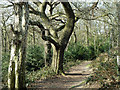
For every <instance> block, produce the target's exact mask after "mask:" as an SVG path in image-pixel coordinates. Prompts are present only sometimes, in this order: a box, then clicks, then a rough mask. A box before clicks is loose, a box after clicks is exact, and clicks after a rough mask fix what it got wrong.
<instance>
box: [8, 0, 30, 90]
mask: <svg viewBox="0 0 120 90" xmlns="http://www.w3.org/2000/svg"><path fill="white" fill-rule="evenodd" d="M13 5H14V14H15V21H14V22H15V23H14V25H11V30H12V31H13V39H12V42H11V54H10V63H9V69H8V88H9V89H10V90H14V89H15V90H16V89H18V90H21V88H25V59H26V41H27V32H28V23H29V9H28V3H27V2H17V0H15V2H14V3H13Z"/></svg>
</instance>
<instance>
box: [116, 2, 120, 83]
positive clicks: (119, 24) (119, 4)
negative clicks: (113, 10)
mask: <svg viewBox="0 0 120 90" xmlns="http://www.w3.org/2000/svg"><path fill="white" fill-rule="evenodd" d="M116 6H117V14H118V54H117V65H118V71H117V72H118V81H120V2H118V3H117V4H116Z"/></svg>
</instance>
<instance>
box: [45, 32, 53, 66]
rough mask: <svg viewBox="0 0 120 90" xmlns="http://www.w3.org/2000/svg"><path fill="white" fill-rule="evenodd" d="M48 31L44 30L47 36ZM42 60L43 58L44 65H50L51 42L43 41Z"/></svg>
mask: <svg viewBox="0 0 120 90" xmlns="http://www.w3.org/2000/svg"><path fill="white" fill-rule="evenodd" d="M49 35H50V34H49V31H48V30H46V31H45V36H49ZM44 49H45V50H44V60H45V66H50V65H51V59H52V58H51V57H52V56H51V43H50V42H49V41H45V44H44Z"/></svg>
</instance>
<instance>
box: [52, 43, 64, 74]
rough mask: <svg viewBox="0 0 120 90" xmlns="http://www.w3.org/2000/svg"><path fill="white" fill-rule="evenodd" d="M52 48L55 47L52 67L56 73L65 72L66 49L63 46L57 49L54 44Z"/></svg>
mask: <svg viewBox="0 0 120 90" xmlns="http://www.w3.org/2000/svg"><path fill="white" fill-rule="evenodd" d="M52 48H53V57H52V64H51V68H52V69H53V70H54V72H55V73H56V74H59V73H64V71H63V57H64V49H63V48H61V47H60V48H59V49H57V48H56V47H55V46H54V45H52Z"/></svg>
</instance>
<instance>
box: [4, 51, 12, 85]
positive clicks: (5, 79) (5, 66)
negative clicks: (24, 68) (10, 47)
mask: <svg viewBox="0 0 120 90" xmlns="http://www.w3.org/2000/svg"><path fill="white" fill-rule="evenodd" d="M9 59H10V55H9V53H3V54H2V81H3V83H4V84H6V83H7V76H8V65H9Z"/></svg>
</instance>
